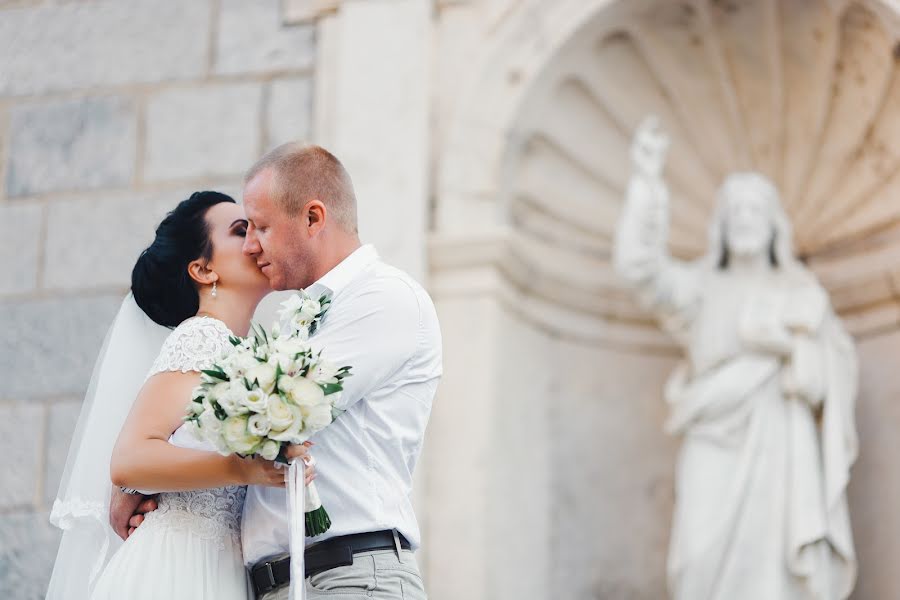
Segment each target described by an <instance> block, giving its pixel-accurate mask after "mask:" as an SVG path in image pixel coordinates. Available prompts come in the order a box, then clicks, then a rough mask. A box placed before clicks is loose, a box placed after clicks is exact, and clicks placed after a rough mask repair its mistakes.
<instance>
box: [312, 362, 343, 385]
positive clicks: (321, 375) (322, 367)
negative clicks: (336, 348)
mask: <svg viewBox="0 0 900 600" xmlns="http://www.w3.org/2000/svg"><path fill="white" fill-rule="evenodd" d="M337 372H338V368H337V366H336V365H334V364H333V363H330V362H328V361H327V360H320V361H319V362H318V363H316V366H315V367H313V368H312V370H311V371H310V373H309V375H308V377H309V378H310V379H312V380H313V381H315V382H316V383H319V384H323V385H324V384H326V383H337V382H338V380H337V377H335V375H337Z"/></svg>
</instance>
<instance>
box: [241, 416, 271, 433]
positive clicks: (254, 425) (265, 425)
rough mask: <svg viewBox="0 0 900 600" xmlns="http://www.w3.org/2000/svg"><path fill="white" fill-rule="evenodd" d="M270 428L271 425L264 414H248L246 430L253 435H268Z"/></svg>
mask: <svg viewBox="0 0 900 600" xmlns="http://www.w3.org/2000/svg"><path fill="white" fill-rule="evenodd" d="M271 429H272V425H271V423H269V419H267V418H266V415H250V418H249V419H247V431H249V432H250V433H252V434H253V435H257V436H259V437H263V436H266V435H268V434H269V431H270V430H271Z"/></svg>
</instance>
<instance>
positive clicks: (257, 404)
mask: <svg viewBox="0 0 900 600" xmlns="http://www.w3.org/2000/svg"><path fill="white" fill-rule="evenodd" d="M242 402H243V404H244V406H246V407H247V408H249V409H250V410H251V411H253V412H255V413H264V412H266V406H268V404H269V395H268V394H266V393H265V392H264V391H262V390H260V389H254V390H250V391H249V392H247V395H246V396H244V399H243V400H242Z"/></svg>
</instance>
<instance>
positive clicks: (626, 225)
mask: <svg viewBox="0 0 900 600" xmlns="http://www.w3.org/2000/svg"><path fill="white" fill-rule="evenodd" d="M668 207H669V199H668V190H667V189H666V186H665V184H664V183H663V181H662V180H660V179H657V178H653V177H648V176H646V175H641V174H636V175H634V176H633V177H632V178H631V181H630V182H629V183H628V190H627V192H626V197H625V205H624V207H623V210H622V216H621V218H620V222H619V226H618V227H617V229H616V239H615V246H614V253H613V254H614V256H613V261H614V265H615V268H616V271H617V272H618V273H619V274H620V275H621V276H622V277H623V278H624V279H625V280H626V281H627V282H628V283H629V284H630V285H631V286H632V287H633V288H635V290H636V291H637V293H638V296H639V298H640V300H641V303H642V304H643V305H644V308H646V309H648V310H650V311H651V312H653V313H654V314H655V315H656V316H657V317H658V318H659V319H660V321H661V322H662V324H663V326H664V327H665V328H666V330H667V331H668V332H669V333H670V334H672V335H673V336H674V337H675V338H676V339H677V340H678V341H679V342H681V343H684V342H685V341H686V340H685V335H686V331H687V328H688V325H689V324H690V322H691V321H692V320H693V316H694V314H695V313H696V311H697V308H698V306H697V305H698V303H699V288H700V285H699V283H700V270H699V269H698V268H697V266H696V265H694V264H688V263H683V262H681V261H678V260H676V259H674V258H672V257H671V256H670V255H669V251H668V242H669V208H668Z"/></svg>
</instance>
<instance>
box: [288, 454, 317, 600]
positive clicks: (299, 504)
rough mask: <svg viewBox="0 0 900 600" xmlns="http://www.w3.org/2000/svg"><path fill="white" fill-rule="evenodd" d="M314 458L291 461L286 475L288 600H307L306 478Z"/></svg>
mask: <svg viewBox="0 0 900 600" xmlns="http://www.w3.org/2000/svg"><path fill="white" fill-rule="evenodd" d="M314 464H315V458H313V457H312V456H310V457H309V459H308V460H307V461H306V462H304V461H303V460H300V459H296V458H295V459H294V460H292V461H291V464H290V466H289V467H288V470H287V473H286V474H285V480H286V482H287V501H288V519H289V523H290V529H289V532H290V552H291V583H290V588H289V589H288V600H306V565H305V564H304V561H303V553H304V551H305V550H306V503H305V500H306V493H305V489H304V487H305V485H306V477H305V469H304V466H305V465H310V466H312V465H314Z"/></svg>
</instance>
